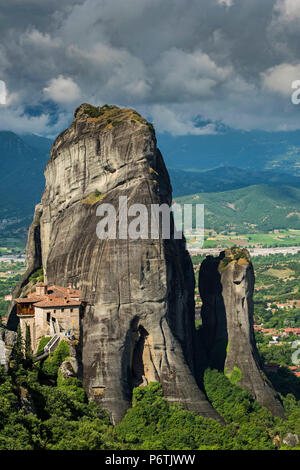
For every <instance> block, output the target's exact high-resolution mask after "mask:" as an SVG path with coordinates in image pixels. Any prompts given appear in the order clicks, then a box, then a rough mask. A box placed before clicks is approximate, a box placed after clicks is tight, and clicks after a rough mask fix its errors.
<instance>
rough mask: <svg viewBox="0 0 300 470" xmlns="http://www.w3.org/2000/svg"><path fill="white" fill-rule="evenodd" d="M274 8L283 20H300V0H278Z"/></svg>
mask: <svg viewBox="0 0 300 470" xmlns="http://www.w3.org/2000/svg"><path fill="white" fill-rule="evenodd" d="M274 10H275V11H276V12H278V13H279V17H280V19H281V20H284V21H287V22H291V21H295V20H300V2H299V0H277V2H276V4H275V7H274Z"/></svg>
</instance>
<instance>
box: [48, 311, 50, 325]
mask: <svg viewBox="0 0 300 470" xmlns="http://www.w3.org/2000/svg"><path fill="white" fill-rule="evenodd" d="M47 322H48V323H50V312H47Z"/></svg>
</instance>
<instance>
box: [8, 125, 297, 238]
mask: <svg viewBox="0 0 300 470" xmlns="http://www.w3.org/2000/svg"><path fill="white" fill-rule="evenodd" d="M51 145H52V140H50V139H47V138H44V137H40V136H36V135H33V134H26V135H16V134H15V133H13V132H8V131H0V198H1V203H0V238H1V235H2V236H3V234H4V233H5V235H6V236H7V234H9V233H12V234H15V233H16V232H19V231H20V230H21V231H23V235H24V234H25V233H26V230H27V227H28V225H29V224H30V221H31V219H32V216H33V211H34V206H35V204H37V203H38V202H39V201H40V199H41V194H42V191H43V189H44V169H45V166H46V163H47V161H48V159H49V153H50V149H51ZM158 145H159V147H160V149H161V151H162V154H163V156H164V159H165V161H166V164H167V167H168V170H169V173H170V177H171V182H172V187H173V197H181V196H187V195H191V194H193V195H194V194H196V196H193V197H192V199H193V198H196V199H199V200H200V201H201V202H203V203H205V204H206V205H207V209H208V212H207V218H208V219H207V222H208V221H211V220H212V219H211V218H213V217H217V222H216V223H215V224H214V225H215V226H217V227H219V228H221V226H222V224H223V223H224V224H227V223H234V224H235V225H236V224H237V225H239V226H245V224H247V223H254V224H256V225H257V227H260V228H265V227H267V226H272V227H274V226H276V223H277V225H280V226H285V228H287V227H293V228H296V227H298V226H299V220H300V219H299V216H298V215H293V213H297V214H299V210H300V209H299V207H300V198H299V194H300V192H299V190H298V191H297V189H299V188H300V132H289V133H287V132H282V133H272V134H270V133H267V132H241V131H228V132H226V133H223V134H218V135H207V136H206V135H203V136H187V137H171V136H167V135H158ZM209 193H211V194H209ZM189 199H190V198H189ZM262 202H263V204H262ZM227 203H228V204H234V207H235V208H236V209H232V208H231V207H230V206H229V205H226V204H227ZM282 204H284V205H285V206H286V207H285V209H283V208H282ZM262 206H263V207H264V211H265V212H266V217H267V218H266V219H265V220H264V222H262V218H263V217H265V216H262V217H261V218H260V216H261V207H262ZM277 206H278V207H279V206H280V209H279V208H278V207H277ZM257 211H258V212H257ZM268 211H269V213H268V214H267V212H268ZM256 212H257V214H255V213H256ZM288 214H292V215H289V216H288ZM287 216H288V217H287ZM228 217H229V219H228ZM253 217H254V218H253ZM228 221H230V222H228ZM279 222H280V223H279ZM209 223H210V222H209ZM268 224H269V225H268ZM274 224H275V225H274ZM276 228H279V227H276Z"/></svg>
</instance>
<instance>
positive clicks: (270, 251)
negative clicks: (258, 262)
mask: <svg viewBox="0 0 300 470" xmlns="http://www.w3.org/2000/svg"><path fill="white" fill-rule="evenodd" d="M187 248H188V251H189V253H190V255H191V256H193V255H194V256H195V255H213V256H215V255H218V254H219V253H220V252H221V251H222V250H225V248H204V249H203V248H201V249H199V248H190V249H189V247H187ZM247 250H248V251H249V252H250V255H251V256H260V255H262V256H268V255H276V254H279V253H281V254H283V255H286V254H292V255H294V254H296V253H299V252H300V246H278V247H276V248H259V247H256V248H247Z"/></svg>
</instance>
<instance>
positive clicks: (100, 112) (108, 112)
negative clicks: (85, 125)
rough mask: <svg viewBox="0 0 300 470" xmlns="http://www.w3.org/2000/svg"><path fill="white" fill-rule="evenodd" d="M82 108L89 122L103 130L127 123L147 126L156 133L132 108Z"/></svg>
mask: <svg viewBox="0 0 300 470" xmlns="http://www.w3.org/2000/svg"><path fill="white" fill-rule="evenodd" d="M81 107H82V109H83V113H84V114H85V115H87V116H88V121H89V122H99V123H100V124H101V128H103V129H112V128H114V127H117V126H119V125H120V124H122V123H123V122H125V121H127V122H131V123H132V124H134V123H137V122H139V123H141V124H145V125H147V126H148V127H149V128H150V129H151V130H152V131H154V128H153V125H152V124H151V123H150V122H148V121H147V120H146V119H144V118H143V117H142V116H141V115H140V114H139V113H138V112H137V111H135V110H134V109H131V108H119V107H118V106H110V105H108V104H105V105H104V106H99V107H97V106H92V105H90V104H83V105H81ZM79 109H80V107H79V108H78V109H77V110H76V112H75V117H76V116H77V113H78V110H79Z"/></svg>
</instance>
